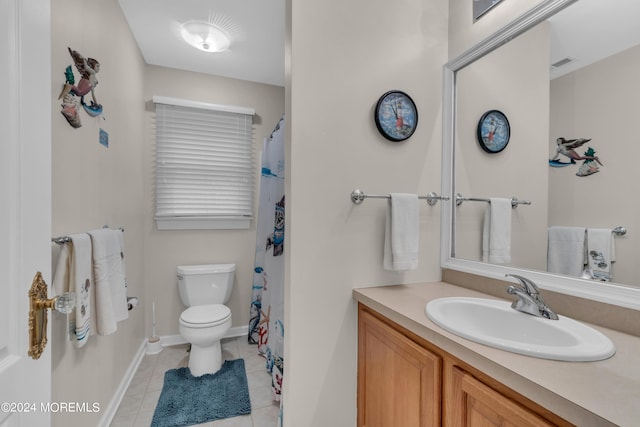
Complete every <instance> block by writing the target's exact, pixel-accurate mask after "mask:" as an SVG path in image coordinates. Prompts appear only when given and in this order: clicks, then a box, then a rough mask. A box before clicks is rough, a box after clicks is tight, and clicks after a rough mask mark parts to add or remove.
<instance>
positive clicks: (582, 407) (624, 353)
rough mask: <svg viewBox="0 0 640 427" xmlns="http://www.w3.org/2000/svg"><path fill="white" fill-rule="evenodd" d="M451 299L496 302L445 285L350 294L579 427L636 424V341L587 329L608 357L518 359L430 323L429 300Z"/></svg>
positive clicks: (639, 366)
mask: <svg viewBox="0 0 640 427" xmlns="http://www.w3.org/2000/svg"><path fill="white" fill-rule="evenodd" d="M454 296H467V297H480V298H491V299H497V298H495V297H492V296H489V295H486V294H483V293H480V292H476V291H473V290H470V289H467V288H463V287H459V286H455V285H451V284H448V283H443V282H433V283H421V284H412V285H394V286H383V287H374V288H359V289H354V290H353V297H354V299H355V300H356V301H358V302H361V303H363V304H365V305H367V306H369V307H371V308H372V309H374V310H376V311H377V312H379V313H381V314H382V315H384V316H386V317H388V318H389V319H390V320H392V321H394V322H396V323H398V324H399V325H401V326H403V327H405V328H406V329H408V330H410V331H411V332H413V333H415V334H417V335H419V336H421V337H423V338H424V339H426V340H427V341H429V342H431V343H433V344H435V345H436V346H438V347H440V348H442V349H443V350H445V351H447V352H448V353H450V354H452V355H453V356H455V357H457V358H459V359H460V360H462V361H464V362H466V363H469V364H470V365H472V366H474V367H475V368H477V369H479V370H481V371H483V372H485V373H486V374H488V375H490V376H491V377H493V378H495V379H496V380H498V381H500V382H501V383H503V384H505V385H506V386H508V387H510V388H512V389H513V390H515V391H517V392H519V393H520V394H522V395H523V396H525V397H527V398H529V399H531V400H533V401H534V402H537V403H538V404H540V405H542V406H544V407H545V408H547V409H549V410H550V411H552V412H554V413H556V414H557V415H559V416H561V417H562V418H564V419H566V420H567V421H569V422H572V423H574V424H576V425H577V426H580V427H585V426H598V427H600V426H608V425H619V426H630V427H631V426H638V425H640V363H638V362H639V361H640V338H638V337H635V336H632V335H628V334H624V333H621V332H618V331H615V330H612V329H606V328H603V327H599V326H596V325H590V326H592V327H593V328H594V329H597V330H599V331H600V332H602V333H604V334H605V335H606V336H608V337H609V338H610V339H611V341H613V343H614V344H615V346H616V354H615V355H613V356H612V357H611V358H609V359H606V360H602V361H597V362H560V361H553V360H545V359H538V358H534V357H529V356H522V355H519V354H515V353H510V352H507V351H503V350H498V349H495V348H492V347H488V346H485V345H482V344H477V343H475V342H472V341H469V340H467V339H464V338H460V337H458V336H457V335H454V334H452V333H449V332H447V331H445V330H444V329H442V328H440V327H439V326H437V325H436V324H435V323H433V322H432V321H431V320H429V318H428V317H427V316H426V314H425V311H424V310H425V305H426V304H427V303H428V302H429V301H431V300H433V299H436V298H442V297H454ZM559 314H560V315H562V313H559ZM585 323H586V322H585Z"/></svg>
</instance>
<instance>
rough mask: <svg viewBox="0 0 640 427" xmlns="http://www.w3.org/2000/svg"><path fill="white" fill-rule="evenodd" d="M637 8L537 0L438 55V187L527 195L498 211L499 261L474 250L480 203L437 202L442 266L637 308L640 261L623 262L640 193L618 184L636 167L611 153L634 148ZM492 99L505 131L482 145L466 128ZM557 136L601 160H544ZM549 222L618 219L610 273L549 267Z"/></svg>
mask: <svg viewBox="0 0 640 427" xmlns="http://www.w3.org/2000/svg"><path fill="white" fill-rule="evenodd" d="M594 8H597V10H595V9H594ZM638 16H640V2H637V1H635V0H618V1H615V2H602V1H597V0H578V1H574V0H555V1H546V2H543V3H542V4H540V5H539V6H537V7H536V8H534V9H532V10H531V11H530V12H528V13H527V14H525V15H523V16H522V17H520V18H518V19H517V20H516V21H514V22H513V23H511V24H509V25H508V26H506V27H505V28H503V29H502V30H500V31H498V32H497V33H496V34H494V35H493V36H492V37H490V38H488V39H487V40H485V41H484V42H482V43H480V44H479V45H478V46H476V47H474V48H472V49H470V50H469V51H467V52H466V53H464V54H463V55H461V56H460V57H458V58H456V59H454V60H453V61H451V62H450V63H448V64H447V65H446V66H445V88H444V93H445V100H444V108H445V109H444V112H445V113H444V130H443V136H444V147H443V193H445V194H449V195H452V196H453V195H455V194H456V193H461V194H463V195H464V196H466V197H472V198H492V197H503V198H511V197H513V196H515V197H518V198H520V199H527V200H531V205H527V206H519V207H518V208H517V209H512V210H511V212H509V214H510V216H511V227H510V229H509V231H510V233H511V248H510V256H511V260H510V262H506V263H504V264H488V263H486V262H483V261H482V260H483V256H482V255H483V237H484V235H485V234H484V232H483V230H484V228H485V223H484V218H485V216H487V217H488V209H487V203H486V202H485V203H466V202H465V203H464V204H463V205H461V206H458V207H456V205H455V203H448V204H446V206H444V207H443V208H444V209H445V215H443V218H444V221H443V229H442V231H443V235H444V236H445V239H443V248H442V265H443V267H445V268H452V269H457V270H462V271H467V272H471V273H476V274H481V275H485V276H490V277H496V278H503V276H504V274H505V273H507V272H514V271H516V272H521V274H525V275H528V276H529V277H532V278H533V279H534V280H536V281H537V282H539V284H540V285H541V286H542V287H543V288H547V289H552V290H556V291H558V292H562V293H568V294H572V295H577V296H582V297H587V298H590V299H594V300H599V301H603V302H608V303H613V304H617V305H622V306H626V307H631V308H636V309H640V290H639V289H637V288H634V287H633V286H635V285H639V284H640V271H638V272H634V271H633V270H634V269H633V266H634V262H635V261H634V258H635V256H636V255H638V254H640V239H637V240H636V239H634V237H633V236H634V231H635V230H638V229H640V200H639V201H636V200H634V199H635V198H634V197H626V195H625V193H624V189H625V188H626V187H628V186H629V184H630V183H631V182H633V181H636V180H637V178H638V177H635V178H632V176H633V175H630V174H631V173H633V171H634V170H635V169H637V167H636V168H634V167H633V163H632V162H634V160H633V157H634V156H629V155H624V154H622V153H624V152H626V151H631V150H632V149H633V148H635V147H627V148H628V150H626V149H625V148H624V146H623V145H622V144H623V143H629V144H632V141H633V140H634V133H633V127H632V126H630V125H632V123H634V122H635V120H636V119H634V118H633V112H634V111H636V108H634V107H633V105H635V104H634V100H637V99H639V98H640V89H638V90H636V89H635V87H637V86H638V85H637V84H635V83H634V82H635V80H636V79H637V77H636V76H637V75H639V74H640V48H634V47H633V46H635V45H637V44H638V43H640V26H639V25H637V23H636V22H634V20H635V19H634V18H635V17H638ZM594 18H595V22H593V21H594ZM612 25H613V26H612ZM628 25H629V27H627V26H628ZM560 63H562V65H560ZM552 64H555V65H552ZM617 107H621V108H620V109H618V108H617ZM494 109H495V110H500V111H502V112H504V113H505V114H506V115H507V116H508V117H509V121H510V125H511V142H510V144H509V146H508V147H507V148H506V149H505V150H504V151H502V152H500V153H497V154H488V153H486V152H484V151H483V150H482V149H481V147H480V145H479V144H478V141H476V136H475V131H476V127H477V123H478V120H479V118H480V117H481V116H482V114H483V113H485V112H486V111H488V110H494ZM559 137H564V138H566V139H575V138H587V139H591V141H589V142H588V143H586V144H585V145H584V146H583V147H581V148H579V149H576V152H577V153H578V154H579V156H580V157H584V154H583V153H584V152H586V151H587V149H588V147H591V149H592V150H595V151H596V152H597V156H598V157H599V159H600V160H601V161H602V164H603V165H602V166H600V172H599V173H594V174H592V175H590V176H577V175H576V172H577V171H578V168H579V167H580V164H581V163H583V161H584V159H581V160H576V163H575V164H573V163H571V161H570V159H569V158H567V157H565V158H564V159H565V160H566V163H568V165H567V166H566V167H562V168H551V167H549V159H551V158H553V157H554V156H555V155H556V151H557V150H556V148H557V145H556V139H557V138H559ZM551 226H563V227H584V228H585V229H586V228H604V229H607V228H609V229H613V228H614V227H616V226H625V227H626V228H627V229H629V233H628V234H627V235H626V236H624V237H620V238H615V239H614V241H615V263H613V264H609V266H613V267H612V274H613V279H612V281H611V282H607V283H604V282H601V281H595V280H584V279H581V278H580V276H579V275H578V276H576V277H573V276H569V275H566V274H555V273H548V272H547V271H548V259H547V248H548V229H549V227H551ZM484 240H485V242H486V240H487V239H484ZM592 240H593V239H592ZM634 240H636V241H634ZM485 259H486V258H485ZM586 259H588V254H587V257H585V260H586ZM551 271H554V270H553V269H552V270H551ZM635 301H638V302H635Z"/></svg>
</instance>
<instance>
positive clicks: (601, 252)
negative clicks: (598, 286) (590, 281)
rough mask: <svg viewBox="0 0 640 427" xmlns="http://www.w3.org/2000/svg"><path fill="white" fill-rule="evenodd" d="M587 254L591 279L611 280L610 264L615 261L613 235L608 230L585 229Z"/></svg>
mask: <svg viewBox="0 0 640 427" xmlns="http://www.w3.org/2000/svg"><path fill="white" fill-rule="evenodd" d="M587 253H588V260H589V268H590V269H591V273H592V275H593V278H594V279H596V280H600V281H603V282H608V281H610V280H611V274H612V269H611V267H612V265H611V264H612V263H613V262H615V260H616V251H615V244H614V238H613V234H612V232H611V229H609V228H587Z"/></svg>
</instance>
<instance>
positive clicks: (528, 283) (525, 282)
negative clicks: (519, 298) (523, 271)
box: [504, 273, 540, 295]
mask: <svg viewBox="0 0 640 427" xmlns="http://www.w3.org/2000/svg"><path fill="white" fill-rule="evenodd" d="M504 276H505V277H513V278H514V279H518V281H519V282H520V284H521V285H522V287H523V288H524V290H525V291H526V292H527V293H528V294H529V295H538V294H540V289H538V286H537V285H536V284H535V283H534V282H533V281H532V280H531V279H527V278H526V277H522V276H520V275H518V274H511V273H507V274H505V275H504Z"/></svg>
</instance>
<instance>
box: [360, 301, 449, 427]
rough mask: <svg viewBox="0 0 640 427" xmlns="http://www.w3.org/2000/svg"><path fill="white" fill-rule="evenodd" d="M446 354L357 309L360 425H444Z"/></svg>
mask: <svg viewBox="0 0 640 427" xmlns="http://www.w3.org/2000/svg"><path fill="white" fill-rule="evenodd" d="M441 365H442V362H441V358H440V357H439V356H438V355H436V354H434V353H432V352H431V351H429V350H427V349H426V348H424V347H422V346H420V345H418V344H417V343H416V342H414V341H412V340H411V339H409V338H408V337H406V336H405V335H404V334H402V333H401V332H399V331H397V330H395V329H394V328H392V327H391V326H389V325H388V324H386V323H385V322H383V321H382V320H380V319H379V318H378V317H376V316H374V315H373V314H372V313H371V312H369V311H367V310H363V309H360V310H359V313H358V427H409V426H412V427H431V426H438V425H440V396H441V393H440V390H441V384H440V371H441Z"/></svg>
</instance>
